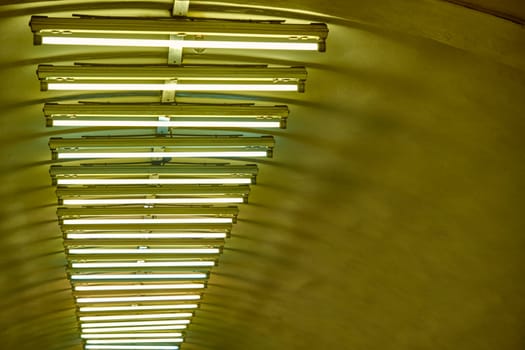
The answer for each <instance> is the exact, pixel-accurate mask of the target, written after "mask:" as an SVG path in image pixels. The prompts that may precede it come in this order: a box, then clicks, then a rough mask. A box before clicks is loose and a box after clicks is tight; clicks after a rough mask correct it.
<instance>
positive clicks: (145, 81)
mask: <svg viewBox="0 0 525 350" xmlns="http://www.w3.org/2000/svg"><path fill="white" fill-rule="evenodd" d="M37 74H38V78H39V79H40V88H41V90H42V91H47V90H87V91H98V90H105V91H108V90H110V91H240V92H257V91H276V92H277V91H280V92H284V91H292V92H304V89H305V81H306V75H307V74H306V69H305V68H304V67H271V68H270V67H264V66H187V67H186V66H122V65H76V66H52V65H39V66H38V71H37ZM166 82H170V83H168V84H166Z"/></svg>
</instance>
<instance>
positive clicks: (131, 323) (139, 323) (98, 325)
mask: <svg viewBox="0 0 525 350" xmlns="http://www.w3.org/2000/svg"><path fill="white" fill-rule="evenodd" d="M150 316H151V315H150ZM94 317H96V319H92V318H93V316H80V321H103V319H100V318H99V316H94ZM146 319H147V317H146ZM188 324H190V320H181V319H176V320H161V321H144V320H143V321H126V322H81V323H80V327H81V328H82V329H85V328H104V327H134V326H157V325H188Z"/></svg>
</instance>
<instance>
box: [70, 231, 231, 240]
mask: <svg viewBox="0 0 525 350" xmlns="http://www.w3.org/2000/svg"><path fill="white" fill-rule="evenodd" d="M226 237H227V234H226V232H181V233H67V234H66V238H67V239H79V240H81V239H200V238H203V239H221V238H226Z"/></svg>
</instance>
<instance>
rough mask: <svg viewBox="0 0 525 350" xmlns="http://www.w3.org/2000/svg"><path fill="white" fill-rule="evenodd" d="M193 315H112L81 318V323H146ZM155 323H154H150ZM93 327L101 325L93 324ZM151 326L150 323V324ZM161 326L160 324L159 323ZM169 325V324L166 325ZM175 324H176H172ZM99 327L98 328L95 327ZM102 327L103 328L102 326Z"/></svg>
mask: <svg viewBox="0 0 525 350" xmlns="http://www.w3.org/2000/svg"><path fill="white" fill-rule="evenodd" d="M192 316H193V314H192V313H185V312H179V313H173V314H138V315H112V316H80V318H79V319H80V321H119V320H121V321H123V320H142V321H138V322H145V321H144V320H149V319H151V320H153V319H163V318H164V319H165V318H184V317H192ZM175 321H176V320H169V321H164V322H175ZM148 322H153V321H148ZM188 323H189V321H187V320H181V321H180V324H188ZM92 324H93V325H95V324H98V325H100V324H101V323H92ZM148 324H150V323H148ZM157 324H160V323H157ZM164 324H168V323H164ZM170 324H175V323H170ZM93 327H98V326H93ZM100 327H102V326H100Z"/></svg>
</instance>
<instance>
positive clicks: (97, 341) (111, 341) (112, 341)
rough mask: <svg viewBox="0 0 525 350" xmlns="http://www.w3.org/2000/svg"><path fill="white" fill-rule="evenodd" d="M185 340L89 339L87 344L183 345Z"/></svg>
mask: <svg viewBox="0 0 525 350" xmlns="http://www.w3.org/2000/svg"><path fill="white" fill-rule="evenodd" d="M183 341H184V339H183V338H157V339H136V338H122V339H87V340H86V344H88V345H89V344H128V343H131V344H135V343H182V342H183Z"/></svg>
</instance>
